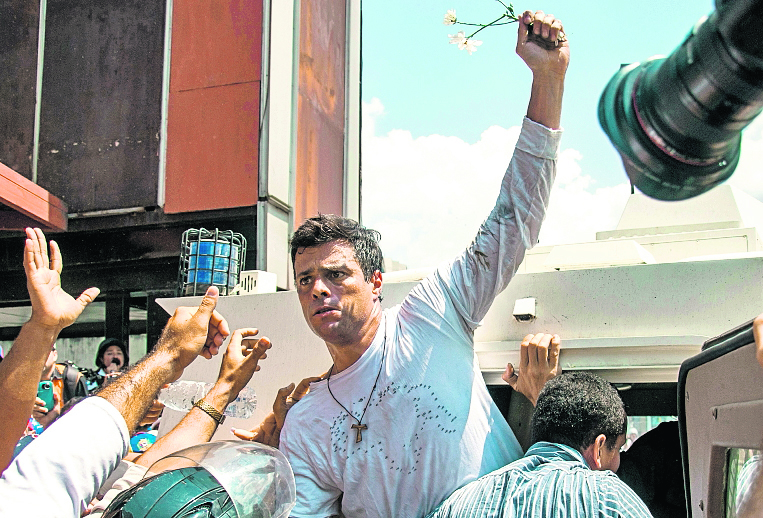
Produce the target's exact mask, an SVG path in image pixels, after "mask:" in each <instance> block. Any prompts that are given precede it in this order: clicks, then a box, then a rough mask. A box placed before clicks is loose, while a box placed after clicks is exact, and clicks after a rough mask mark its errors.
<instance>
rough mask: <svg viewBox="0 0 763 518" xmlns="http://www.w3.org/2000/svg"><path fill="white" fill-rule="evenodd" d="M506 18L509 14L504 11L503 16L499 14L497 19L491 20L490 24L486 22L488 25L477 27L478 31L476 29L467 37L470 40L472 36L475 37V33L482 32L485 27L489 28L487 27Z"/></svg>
mask: <svg viewBox="0 0 763 518" xmlns="http://www.w3.org/2000/svg"><path fill="white" fill-rule="evenodd" d="M504 18H508V15H507V14H506V13H503V14H502V15H501V16H499V17H498V18H496V19H495V20H493V21H492V22H490V23H488V24H486V25H482V27H480V28H479V29H477V30H476V31H474V32H473V33H471V34H470V35H469V36H467V37H466V39H467V40H468V39H471V38H473V37H474V35H475V34H477V33H478V32H480V31H481V30H483V29H485V28H487V27H490V26H491V25H494V24H496V23H498V22H500V21H501V20H503V19H504Z"/></svg>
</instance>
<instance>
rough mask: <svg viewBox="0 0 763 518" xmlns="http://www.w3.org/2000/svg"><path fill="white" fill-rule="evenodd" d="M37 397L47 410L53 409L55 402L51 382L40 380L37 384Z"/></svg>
mask: <svg viewBox="0 0 763 518" xmlns="http://www.w3.org/2000/svg"><path fill="white" fill-rule="evenodd" d="M37 397H38V398H40V399H42V400H43V401H44V402H45V408H47V409H48V412H50V411H51V410H53V407H54V406H56V402H55V400H54V399H53V382H52V381H41V382H40V383H39V385H37Z"/></svg>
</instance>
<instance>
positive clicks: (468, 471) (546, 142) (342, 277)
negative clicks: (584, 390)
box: [280, 11, 569, 518]
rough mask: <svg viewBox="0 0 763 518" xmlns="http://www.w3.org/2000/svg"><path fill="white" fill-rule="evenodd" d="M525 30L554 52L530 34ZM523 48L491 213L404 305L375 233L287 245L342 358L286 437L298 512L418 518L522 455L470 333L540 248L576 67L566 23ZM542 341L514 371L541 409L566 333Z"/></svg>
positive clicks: (309, 301)
mask: <svg viewBox="0 0 763 518" xmlns="http://www.w3.org/2000/svg"><path fill="white" fill-rule="evenodd" d="M530 24H532V28H531V29H530V30H531V31H532V32H533V34H534V35H535V37H537V38H539V39H542V40H545V43H548V44H549V45H544V46H541V45H538V44H536V43H534V42H533V41H532V40H533V38H532V37H528V36H529V34H528V28H530ZM560 36H561V37H560ZM549 48H550V50H549ZM517 53H518V54H519V56H520V57H521V58H522V59H523V60H524V61H525V63H526V64H527V65H528V66H529V68H530V69H531V71H532V73H533V84H532V92H531V98H530V103H529V106H528V110H527V117H526V118H525V120H524V122H523V127H522V133H521V134H520V136H519V139H518V141H517V145H516V148H515V151H514V157H513V158H512V160H511V163H510V165H509V168H508V170H507V172H506V175H505V177H504V180H503V184H502V186H501V191H500V194H499V197H498V201H497V202H496V206H495V208H494V209H493V211H492V212H491V213H490V215H489V216H488V218H487V220H486V221H485V222H484V223H483V225H482V226H481V227H480V229H479V232H478V234H477V237H476V238H475V240H474V242H473V243H472V245H471V246H470V247H469V248H468V249H467V250H465V251H464V252H463V253H462V254H461V255H460V256H459V257H457V258H456V259H455V260H454V261H453V262H451V263H450V264H447V265H444V266H441V267H440V268H438V269H437V271H436V272H435V273H434V274H432V275H431V276H429V277H428V278H427V279H425V280H424V281H422V283H421V284H419V285H418V286H417V287H415V288H414V289H413V291H411V293H410V294H409V295H408V296H407V297H406V298H405V300H404V301H403V303H402V304H401V305H399V306H396V307H394V308H390V309H387V310H383V309H382V307H381V292H382V274H381V269H382V268H381V263H382V254H381V250H380V249H379V245H378V233H376V232H375V231H373V230H369V229H366V228H364V227H362V226H361V225H359V224H358V223H357V222H354V221H352V220H348V219H346V218H340V217H337V216H332V215H321V216H318V217H316V218H311V219H310V220H308V221H306V222H305V223H304V224H303V225H302V226H301V227H300V228H299V229H297V231H296V232H295V233H294V236H293V237H292V241H291V254H292V262H293V266H294V272H295V281H296V285H297V293H298V296H299V301H300V304H301V306H302V310H303V314H304V317H305V320H306V321H307V323H308V325H309V326H310V328H311V329H312V330H313V332H315V334H316V335H318V336H319V337H321V338H322V339H323V340H324V341H325V342H326V346H327V348H328V350H329V353H330V354H331V357H332V359H333V361H334V364H333V366H332V367H331V369H330V370H329V372H328V374H327V376H326V378H325V379H324V380H322V381H320V382H318V383H314V384H312V386H311V387H310V392H309V393H308V394H307V395H306V396H305V397H304V398H303V399H302V401H301V402H300V403H299V404H298V405H295V406H294V407H293V408H292V409H291V410H290V413H289V414H288V415H287V417H286V421H285V424H284V428H283V431H282V434H281V445H280V448H281V450H282V451H283V452H284V453H285V454H286V457H287V458H288V459H289V462H290V463H291V465H292V469H293V470H294V474H295V479H296V483H297V505H296V507H295V508H294V509H293V511H292V516H295V517H327V516H336V515H340V514H341V515H344V516H347V517H356V516H367V517H380V518H388V517H391V516H394V517H396V518H404V517H412V518H419V517H421V516H424V515H426V514H427V513H428V512H430V511H431V510H433V509H434V508H435V507H436V506H437V504H439V503H440V502H441V501H442V500H443V499H444V498H445V497H447V496H448V495H449V494H450V493H451V492H452V491H454V490H455V489H457V488H458V487H461V486H462V485H464V484H466V483H468V482H470V481H472V480H475V479H477V478H478V477H480V476H481V475H484V474H485V473H488V472H490V471H492V470H494V469H497V468H499V467H501V466H504V465H506V464H508V463H509V462H511V461H513V460H516V459H517V458H519V457H520V456H521V455H522V450H521V448H520V446H519V444H518V442H517V440H516V438H515V437H514V435H513V434H512V432H511V430H510V428H509V426H508V425H507V423H506V421H505V419H504V418H503V416H502V415H501V414H500V412H499V411H498V409H497V407H496V406H495V404H494V403H493V401H492V399H491V398H490V395H489V394H488V392H487V388H486V386H485V383H484V381H483V380H482V376H481V373H480V370H479V367H478V365H477V361H476V357H475V354H474V349H473V345H474V342H473V333H474V329H475V328H476V327H477V326H478V325H479V322H480V321H481V320H482V318H483V317H484V315H485V314H486V312H487V311H488V309H489V308H490V305H491V304H492V302H493V300H494V298H495V297H496V295H498V293H500V292H501V291H502V290H503V289H504V288H505V287H506V285H507V284H508V282H509V280H510V279H511V278H512V276H513V275H514V273H515V272H516V270H517V268H518V266H519V264H520V262H521V261H522V258H523V256H524V252H525V250H526V249H528V248H530V247H532V246H533V245H534V244H535V243H536V242H537V238H538V233H539V230H540V225H541V222H542V220H543V217H544V215H545V208H546V204H547V202H548V197H549V193H550V191H551V185H552V183H553V180H554V176H555V170H556V156H557V152H558V145H559V139H560V136H561V131H560V130H559V124H560V114H561V101H562V92H563V88H564V76H565V73H566V69H567V64H568V61H569V46H568V43H567V41H566V39H565V38H564V37H563V31H562V25H561V22H559V20H556V19H555V18H554V17H553V16H551V15H546V14H545V13H543V12H541V11H538V12H535V13H532V12H530V11H527V12H525V13H523V14H522V15H521V17H520V20H519V36H518V41H517ZM545 336H546V337H547V338H541V337H540V335H539V336H538V338H532V339H530V341H533V340H534V342H533V343H532V348H533V353H534V358H533V362H532V363H531V364H530V365H529V366H528V368H527V370H523V371H522V372H521V376H516V374H515V373H513V372H512V370H511V368H510V369H509V372H507V373H506V376H507V379H508V381H509V382H510V383H511V384H512V385H513V386H514V387H515V388H516V389H517V390H519V391H521V392H523V393H525V394H526V395H527V396H528V397H529V398H530V399H531V400H533V401H534V400H535V399H536V398H537V394H538V391H539V390H540V387H541V386H542V385H543V383H544V382H545V380H546V379H548V378H549V377H551V376H553V375H554V374H555V372H556V370H557V360H558V350H559V349H558V339H557V340H556V341H554V342H553V344H552V340H551V339H550V337H548V335H545Z"/></svg>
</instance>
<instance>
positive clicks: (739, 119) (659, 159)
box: [599, 0, 763, 200]
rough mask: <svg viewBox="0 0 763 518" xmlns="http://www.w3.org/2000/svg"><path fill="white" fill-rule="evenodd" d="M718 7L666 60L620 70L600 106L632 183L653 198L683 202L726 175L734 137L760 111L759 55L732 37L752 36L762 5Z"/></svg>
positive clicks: (762, 75) (762, 63) (736, 146)
mask: <svg viewBox="0 0 763 518" xmlns="http://www.w3.org/2000/svg"><path fill="white" fill-rule="evenodd" d="M722 7H723V9H719V10H717V11H716V12H714V13H713V14H712V15H711V16H710V17H709V18H705V19H703V20H700V22H698V23H697V25H696V26H695V27H694V29H693V30H692V31H691V33H690V34H689V36H688V37H687V38H686V40H685V41H684V42H683V43H682V44H681V46H680V47H679V48H678V49H676V50H675V51H674V52H673V53H672V54H671V55H670V56H668V57H667V58H662V57H658V58H652V59H649V60H647V61H645V62H642V63H635V64H633V65H629V66H624V67H622V68H621V69H620V70H619V71H618V72H617V73H616V74H615V75H614V77H613V78H612V79H611V80H610V82H609V84H608V85H607V87H606V88H605V89H604V92H603V93H602V96H601V98H600V100H599V121H600V123H601V126H602V128H603V129H604V131H605V133H606V134H607V136H608V137H609V138H610V140H611V141H612V143H613V145H614V146H615V147H616V148H617V150H618V151H619V153H620V156H621V157H622V159H623V164H624V166H625V170H626V172H627V173H628V176H629V177H630V179H631V182H632V183H633V185H635V186H636V187H638V188H639V190H641V191H642V192H644V193H645V194H647V195H649V196H652V197H654V198H658V199H662V200H681V199H686V198H690V197H693V196H696V195H698V194H702V193H703V192H705V191H707V190H709V189H711V188H712V187H714V186H716V185H718V184H719V183H721V182H722V181H724V180H726V179H727V178H728V177H729V176H731V174H732V173H733V172H734V169H735V168H736V166H737V163H738V162H739V154H740V148H741V131H742V129H743V128H744V127H746V126H747V125H748V124H749V123H750V122H752V120H753V119H754V118H755V117H756V116H757V115H758V114H759V113H760V112H761V110H762V109H763V56H761V55H758V54H763V52H762V51H761V49H760V47H761V46H760V45H759V44H754V42H753V40H751V39H750V38H745V37H744V36H743V35H740V34H739V33H738V31H739V29H740V27H742V28H744V27H747V28H748V29H747V30H755V29H754V24H751V23H749V19H750V17H753V18H754V17H755V16H758V15H759V14H760V13H758V11H763V0H753V1H742V2H736V3H734V4H733V5H732V4H728V5H726V4H724V5H723V6H722ZM734 20H736V23H735V22H734ZM757 20H758V21H759V20H760V17H759V16H758V18H757ZM733 28H735V30H736V32H735V30H732V29H733ZM724 31H728V32H729V35H727V34H725V33H724ZM748 46H751V47H752V48H747V47H748Z"/></svg>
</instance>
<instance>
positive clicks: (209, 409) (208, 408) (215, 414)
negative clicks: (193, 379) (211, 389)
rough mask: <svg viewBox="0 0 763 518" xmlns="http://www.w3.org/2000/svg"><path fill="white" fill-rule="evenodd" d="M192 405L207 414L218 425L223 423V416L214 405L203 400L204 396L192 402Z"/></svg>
mask: <svg viewBox="0 0 763 518" xmlns="http://www.w3.org/2000/svg"><path fill="white" fill-rule="evenodd" d="M193 406H195V407H196V408H198V409H200V410H202V411H203V412H205V413H206V414H207V415H209V417H211V418H212V419H214V420H215V421H216V422H217V424H218V425H221V424H223V421H225V416H224V415H223V414H221V413H220V412H219V411H218V410H217V409H216V408H215V407H213V406H212V405H210V404H209V403H207V402H206V401H204V398H202V399H200V400H198V401H197V402H196V403H194V404H193Z"/></svg>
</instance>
